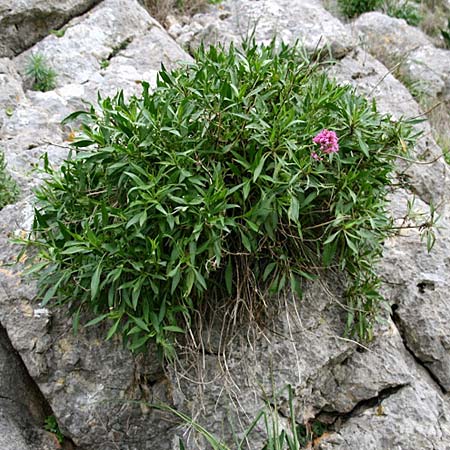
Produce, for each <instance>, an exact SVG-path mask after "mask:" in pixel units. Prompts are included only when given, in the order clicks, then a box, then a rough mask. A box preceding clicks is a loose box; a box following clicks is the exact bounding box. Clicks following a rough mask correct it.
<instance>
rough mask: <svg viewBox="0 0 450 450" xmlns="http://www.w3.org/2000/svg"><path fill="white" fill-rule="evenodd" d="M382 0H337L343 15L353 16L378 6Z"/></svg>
mask: <svg viewBox="0 0 450 450" xmlns="http://www.w3.org/2000/svg"><path fill="white" fill-rule="evenodd" d="M382 3H383V0H338V7H339V10H340V11H341V13H342V14H344V16H346V17H348V18H350V19H351V18H353V17H356V16H359V15H360V14H363V13H365V12H368V11H374V10H375V9H377V8H379V7H380V6H381V5H382Z"/></svg>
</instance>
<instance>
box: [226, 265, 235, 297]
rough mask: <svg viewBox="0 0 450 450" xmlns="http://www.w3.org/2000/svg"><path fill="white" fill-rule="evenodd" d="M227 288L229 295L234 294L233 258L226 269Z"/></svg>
mask: <svg viewBox="0 0 450 450" xmlns="http://www.w3.org/2000/svg"><path fill="white" fill-rule="evenodd" d="M225 286H226V288H227V292H228V295H230V296H231V294H232V293H233V263H232V262H231V258H229V259H228V263H227V268H226V269H225Z"/></svg>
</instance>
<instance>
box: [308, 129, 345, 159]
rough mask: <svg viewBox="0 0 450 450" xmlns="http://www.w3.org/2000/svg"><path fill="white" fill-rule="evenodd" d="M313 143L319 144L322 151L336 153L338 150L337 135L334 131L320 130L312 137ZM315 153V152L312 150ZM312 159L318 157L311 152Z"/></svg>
mask: <svg viewBox="0 0 450 450" xmlns="http://www.w3.org/2000/svg"><path fill="white" fill-rule="evenodd" d="M313 142H314V143H315V144H320V150H321V151H322V152H324V153H327V154H330V153H336V152H338V151H339V144H338V137H337V135H336V133H335V132H334V131H329V130H326V129H325V130H322V131H321V132H320V133H319V134H318V135H317V136H316V137H314V138H313ZM313 153H314V154H315V155H317V154H316V153H315V152H313ZM311 156H312V157H313V158H314V159H318V158H316V157H315V156H313V154H312V153H311Z"/></svg>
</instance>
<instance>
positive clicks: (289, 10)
mask: <svg viewBox="0 0 450 450" xmlns="http://www.w3.org/2000/svg"><path fill="white" fill-rule="evenodd" d="M169 32H170V33H171V34H172V35H174V36H175V37H176V39H177V41H178V42H179V43H180V44H181V45H185V46H188V47H191V48H192V47H196V46H197V45H198V44H199V43H200V42H201V41H203V42H206V43H207V44H209V43H215V42H224V43H230V42H235V43H236V42H240V41H241V40H242V38H243V37H246V36H248V35H249V34H250V33H252V32H254V36H255V38H256V40H257V41H258V42H265V43H268V42H270V41H271V40H272V39H273V38H274V37H276V38H277V39H280V40H282V41H284V42H288V43H294V42H295V41H297V40H298V41H299V42H300V43H301V44H303V45H304V46H305V48H306V49H307V50H308V51H309V52H315V51H317V50H319V49H324V48H325V49H326V48H327V47H328V46H329V48H330V50H331V52H332V54H333V55H334V56H335V57H341V56H343V55H345V54H346V53H347V52H348V51H349V50H350V49H351V48H353V46H354V42H353V39H352V38H351V35H350V33H349V32H348V31H347V30H346V28H345V27H344V25H343V24H342V23H341V22H339V20H337V19H336V18H334V17H333V16H332V15H331V14H330V13H329V12H328V11H326V10H325V9H324V8H323V7H322V5H321V3H320V2H319V1H317V0H311V1H306V0H277V1H273V0H262V1H257V0H228V1H225V2H223V3H221V4H220V5H219V6H216V7H214V8H211V12H210V13H208V14H198V15H196V16H195V17H194V19H193V21H192V22H190V24H188V25H186V26H184V27H181V26H180V25H178V26H177V24H174V25H173V26H172V27H171V28H170V29H169Z"/></svg>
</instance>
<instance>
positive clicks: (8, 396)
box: [0, 326, 59, 450]
mask: <svg viewBox="0 0 450 450" xmlns="http://www.w3.org/2000/svg"><path fill="white" fill-rule="evenodd" d="M49 415H51V409H50V408H49V407H48V404H47V402H46V400H45V399H44V397H43V395H42V393H41V392H40V390H39V388H38V387H37V386H36V384H35V382H34V381H33V379H32V378H31V377H30V375H29V373H28V371H27V369H26V367H25V365H24V364H23V362H22V360H21V359H20V357H19V355H18V354H17V352H16V351H15V350H14V347H13V346H12V345H11V343H10V341H9V338H8V336H7V335H6V331H5V329H4V328H3V327H1V326H0V448H2V449H5V450H53V449H57V448H59V446H58V445H57V442H56V441H55V439H54V437H53V436H52V435H51V434H50V433H47V432H45V431H44V430H42V425H43V424H44V421H45V419H46V417H48V416H49Z"/></svg>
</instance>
